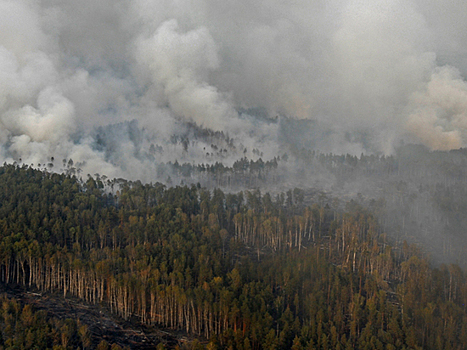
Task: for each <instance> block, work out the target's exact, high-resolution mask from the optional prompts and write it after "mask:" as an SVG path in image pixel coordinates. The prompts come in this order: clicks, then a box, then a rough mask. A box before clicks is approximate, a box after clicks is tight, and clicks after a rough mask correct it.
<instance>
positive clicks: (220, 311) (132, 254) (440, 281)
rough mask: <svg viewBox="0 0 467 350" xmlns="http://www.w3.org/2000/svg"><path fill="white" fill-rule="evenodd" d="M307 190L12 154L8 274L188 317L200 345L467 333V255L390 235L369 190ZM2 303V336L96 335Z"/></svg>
mask: <svg viewBox="0 0 467 350" xmlns="http://www.w3.org/2000/svg"><path fill="white" fill-rule="evenodd" d="M237 166H239V165H238V164H237ZM115 185H117V186H115ZM303 202H304V193H303V191H301V190H299V189H296V190H293V191H289V192H288V193H287V194H286V195H282V196H281V195H278V196H276V198H274V199H273V197H272V196H270V195H269V194H265V195H262V194H261V193H260V192H259V191H253V192H245V193H239V194H227V195H225V194H224V193H223V192H222V191H221V190H215V191H213V192H212V193H211V192H209V191H207V190H205V189H201V188H198V187H195V186H192V187H186V186H185V187H175V188H165V186H163V185H161V184H155V185H143V184H141V183H140V182H127V181H124V180H115V181H114V182H112V186H111V185H108V186H106V187H104V188H102V186H101V185H99V183H96V181H94V180H93V179H92V178H89V179H88V180H87V181H86V182H85V183H83V182H80V181H78V180H77V179H76V178H75V177H70V176H67V175H59V174H48V173H42V172H40V171H36V170H33V169H31V168H27V167H23V168H17V167H14V166H4V167H2V168H0V227H1V230H0V280H1V281H2V282H4V283H19V284H22V285H24V286H26V287H30V288H36V289H38V290H43V291H50V290H53V291H61V292H63V294H64V295H67V294H71V295H74V296H77V297H79V298H82V299H83V300H86V301H88V302H91V303H103V304H105V305H107V306H109V307H110V309H111V310H112V312H114V313H116V314H117V315H119V316H121V317H122V318H125V319H128V318H130V317H131V316H136V317H139V319H140V320H141V322H142V323H145V324H158V325H162V326H164V327H168V328H173V329H182V330H185V331H186V332H188V333H191V334H194V335H197V336H199V337H200V341H199V342H195V343H192V344H190V346H192V348H203V347H207V348H231V349H291V348H293V349H401V348H411V349H418V348H423V349H439V348H453V349H456V348H462V347H463V344H465V341H466V339H467V328H466V327H465V326H464V325H465V324H466V323H465V320H466V317H465V305H466V304H467V300H466V299H467V279H466V276H465V272H464V271H463V270H462V269H461V268H459V267H458V266H456V265H449V266H444V265H443V266H440V267H439V268H433V267H431V266H430V264H429V262H428V260H427V259H426V258H424V257H423V255H422V254H421V253H420V252H419V251H418V249H416V248H415V247H413V246H410V245H408V244H399V243H398V242H390V241H389V239H388V238H387V235H385V234H384V232H383V231H382V229H381V227H380V226H379V225H378V221H377V220H376V219H375V217H374V216H373V215H372V214H371V213H370V212H368V211H367V210H364V209H363V208H362V207H361V206H360V205H359V204H358V203H357V202H350V203H349V204H348V205H347V207H346V210H345V211H343V210H339V209H338V208H339V207H340V206H339V205H335V203H332V202H331V201H328V202H330V203H328V202H327V201H326V200H325V199H323V198H320V199H319V200H318V201H317V202H316V203H314V204H313V205H312V206H310V207H305V206H304V204H303ZM2 303H3V304H2V310H1V316H0V318H1V319H0V321H1V322H2V332H1V335H2V339H1V341H2V342H3V343H2V344H4V346H5V347H12V346H17V347H18V348H28V344H29V345H31V344H39V345H38V347H39V348H47V347H49V348H52V347H55V346H56V347H57V348H58V347H63V348H70V347H71V348H76V347H77V346H79V347H82V348H90V347H91V346H92V341H91V335H90V334H89V330H88V329H87V327H86V326H85V325H82V324H76V323H74V322H73V321H71V320H60V321H58V320H50V319H48V318H47V317H46V315H45V314H44V313H43V312H41V311H39V312H34V311H33V310H32V309H31V308H30V307H28V306H25V307H24V308H22V307H20V306H19V304H18V303H17V302H14V301H8V300H4V301H2ZM39 325H40V326H39ZM201 339H209V342H207V341H206V342H204V343H203V342H202V341H201ZM16 344H18V345H16ZM187 346H188V345H187ZM98 347H99V348H106V349H108V348H109V347H110V346H109V344H107V343H104V342H101V343H100V344H99V345H98ZM112 348H116V345H115V346H113V347H112Z"/></svg>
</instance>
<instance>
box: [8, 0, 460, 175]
mask: <svg viewBox="0 0 467 350" xmlns="http://www.w3.org/2000/svg"><path fill="white" fill-rule="evenodd" d="M466 6H467V5H465V4H464V2H461V1H451V2H449V3H443V4H438V2H436V1H421V0H411V1H401V0H391V1H386V2H379V1H363V0H339V1H333V2H332V3H330V2H326V1H313V2H299V1H293V2H287V3H284V2H283V1H278V0H268V1H267V2H261V3H258V2H253V3H252V2H249V1H244V0H241V1H237V2H235V3H233V2H228V1H224V2H222V3H219V2H217V1H212V0H195V1H183V0H180V1H175V2H174V1H165V0H133V1H129V0H118V1H110V0H103V1H99V2H95V1H90V0H84V1H81V2H79V3H77V2H65V1H62V0H17V1H12V0H0V31H1V32H2V36H0V145H1V149H0V157H1V158H2V160H3V161H14V160H16V161H17V160H18V159H19V158H21V159H22V161H23V162H25V163H28V164H31V163H34V164H35V165H37V164H38V163H42V164H43V163H44V162H48V160H49V159H50V158H51V157H55V159H69V158H72V159H73V160H74V161H75V162H76V163H79V164H80V165H81V167H82V170H83V172H85V173H91V174H94V173H96V172H99V173H105V174H106V175H108V176H122V177H128V178H140V179H144V180H146V181H152V180H155V179H156V178H155V177H156V176H155V175H154V174H156V173H157V163H158V162H162V161H169V160H171V161H174V160H175V159H177V160H180V161H182V160H183V161H187V162H195V163H198V162H214V161H215V159H216V160H217V159H221V160H223V161H224V162H226V163H227V164H229V163H230V164H232V163H233V162H234V160H235V159H238V158H239V157H242V156H244V155H248V156H250V157H254V156H256V157H257V156H258V154H260V152H255V153H254V154H253V153H252V150H254V149H255V150H256V149H258V150H261V152H263V157H264V158H266V157H274V155H276V154H279V153H282V152H285V151H287V150H285V149H284V147H286V145H287V144H288V143H290V142H292V141H293V142H295V144H296V145H300V146H302V147H309V148H312V147H313V148H317V149H319V150H321V151H325V152H333V153H352V154H360V153H361V152H364V153H370V152H377V153H385V154H389V153H391V152H393V150H394V147H395V145H397V144H399V143H400V142H401V140H406V141H411V142H413V141H415V142H419V143H422V144H424V145H426V146H427V147H429V148H431V149H433V150H435V149H440V150H447V149H454V148H459V147H465V146H466V143H467V130H466V128H467V121H466V106H467V94H466V92H467V84H466V81H465V74H466V72H467V58H466V57H467V55H466V53H467V52H465V51H466V50H467V49H466V48H467V45H466V44H467V34H466V33H467V28H466V26H467V24H466V23H465V21H464V19H463V14H464V13H465V11H466V8H465V7H466ZM258 108H261V109H262V110H263V111H265V115H266V117H263V116H260V115H258V114H255V113H254V112H252V111H255V110H258ZM276 116H280V118H282V119H279V121H278V122H274V120H275V119H274V118H275V117H276ZM284 118H297V119H301V120H305V121H306V122H304V123H301V124H300V125H301V126H302V127H303V128H305V129H303V128H302V129H300V130H299V131H300V132H297V133H295V134H293V135H289V134H287V133H288V132H289V131H293V128H292V129H290V128H289V129H288V128H287V127H284V125H287V124H286V123H283V122H280V120H284ZM130 121H136V123H137V128H139V129H140V132H139V133H137V132H134V129H132V128H126V126H125V125H128V124H125V123H128V122H130ZM190 123H196V125H198V126H201V127H204V128H208V129H211V130H212V131H213V132H215V131H222V132H223V133H224V136H223V137H224V138H222V137H220V138H219V137H218V138H217V139H216V140H217V141H216V142H220V144H219V145H216V147H219V148H223V149H226V150H227V149H229V152H224V151H223V153H222V154H220V155H219V156H218V157H217V158H216V156H215V153H216V152H214V150H213V149H211V144H212V142H214V141H213V140H212V137H211V136H208V137H205V138H204V139H203V138H201V137H198V139H197V140H196V142H195V140H194V139H195V138H196V135H195V134H196V133H194V132H193V131H192V129H190V126H189V125H190ZM112 125H113V126H114V127H113V126H112ZM119 126H120V127H122V128H123V129H122V130H124V131H125V132H122V131H121V130H120V131H118V127H119ZM99 128H101V129H99ZM102 128H103V129H102ZM306 128H309V129H306ZM98 130H101V133H99V131H98ZM132 130H133V131H132ZM190 130H191V131H190ZM98 135H101V136H102V135H105V140H107V141H105V142H104V141H102V142H104V144H100V143H99V140H98V139H97V137H98ZM135 135H136V136H135ZM198 136H199V135H198ZM112 137H115V142H113V143H112V142H110V141H109V140H111V139H112ZM228 138H229V139H233V140H234V142H233V143H232V142H230V141H229V142H230V143H229V142H227V141H226V140H227V139H228ZM102 140H103V139H102ZM177 140H178V141H177ZM219 140H224V141H222V142H224V144H222V142H221V141H219ZM221 144H222V145H221ZM233 144H234V145H235V147H233V146H232V145H233ZM151 145H152V147H151ZM156 146H157V147H156ZM221 146H222V147H221ZM229 147H230V148H229ZM154 149H155V150H163V151H160V152H159V151H157V152H156V153H154V152H153V151H150V150H154ZM112 152H113V153H112ZM217 153H220V152H219V151H217ZM221 156H222V157H221Z"/></svg>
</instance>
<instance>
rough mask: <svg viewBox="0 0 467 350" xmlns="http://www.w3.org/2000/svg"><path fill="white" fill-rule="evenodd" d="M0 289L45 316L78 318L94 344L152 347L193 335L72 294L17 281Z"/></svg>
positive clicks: (183, 340) (172, 344)
mask: <svg viewBox="0 0 467 350" xmlns="http://www.w3.org/2000/svg"><path fill="white" fill-rule="evenodd" d="M0 293H4V294H6V295H7V296H8V297H9V298H15V299H16V300H18V301H19V302H20V303H21V304H23V305H25V304H30V305H32V306H33V307H34V309H35V310H45V311H47V314H48V315H49V317H56V318H59V319H66V318H71V319H75V320H79V321H80V322H81V323H83V324H86V325H87V326H88V329H89V331H90V333H91V335H92V342H93V345H94V346H96V345H97V344H99V342H100V341H102V340H106V341H107V342H108V343H109V344H112V343H115V344H118V345H120V346H121V347H122V348H124V347H129V348H130V349H143V350H144V349H154V348H155V347H156V346H157V345H158V344H159V343H163V344H164V345H165V346H166V347H167V348H169V349H170V348H174V347H175V346H176V345H181V344H182V343H185V342H189V341H193V340H194V339H195V338H194V337H192V336H190V335H188V334H186V333H184V332H180V331H173V330H169V329H163V328H157V327H149V326H145V325H142V324H141V323H140V322H138V320H137V319H136V318H135V319H131V320H130V321H124V320H122V319H120V318H118V317H116V316H115V315H113V314H111V313H110V311H109V310H108V309H107V308H106V307H104V306H100V305H93V304H87V303H84V302H83V301H82V300H80V299H78V298H74V297H68V296H67V297H66V298H64V297H63V295H60V294H58V293H49V292H47V293H40V292H35V291H34V292H33V291H29V290H27V289H25V288H22V287H21V286H18V285H5V284H0Z"/></svg>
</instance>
